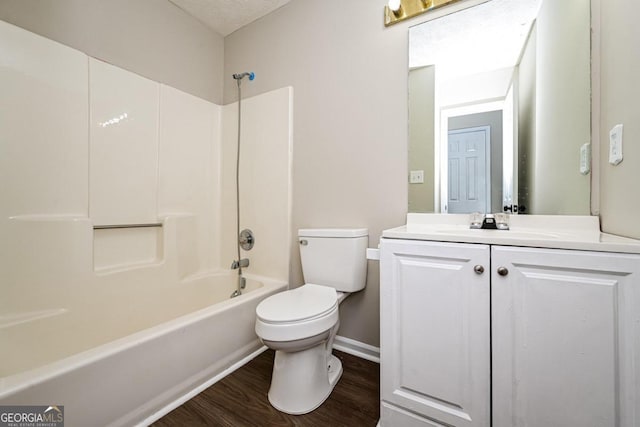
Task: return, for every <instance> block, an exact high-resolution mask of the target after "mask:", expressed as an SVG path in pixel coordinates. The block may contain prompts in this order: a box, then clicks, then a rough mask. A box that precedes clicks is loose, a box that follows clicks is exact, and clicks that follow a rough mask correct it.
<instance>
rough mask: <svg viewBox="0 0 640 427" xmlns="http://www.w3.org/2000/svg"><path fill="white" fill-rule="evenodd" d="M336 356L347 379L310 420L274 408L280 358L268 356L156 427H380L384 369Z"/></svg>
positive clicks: (155, 424) (165, 418)
mask: <svg viewBox="0 0 640 427" xmlns="http://www.w3.org/2000/svg"><path fill="white" fill-rule="evenodd" d="M334 354H335V355H336V356H337V357H338V358H340V360H341V361H342V366H343V368H344V373H343V374H342V378H341V379H340V381H339V382H338V384H337V385H336V387H335V388H334V390H333V393H331V396H329V398H328V399H327V400H326V401H325V402H324V403H323V404H322V406H320V407H319V408H318V409H316V410H315V411H313V412H311V413H310V414H306V415H287V414H283V413H282V412H279V411H277V410H276V409H274V408H273V407H272V406H271V405H270V404H269V401H268V400H267V392H268V391H269V384H270V383H271V369H272V367H273V357H274V352H273V351H271V350H268V351H266V352H264V353H262V354H261V355H260V356H258V357H256V358H255V359H253V360H252V361H251V362H249V363H248V364H246V365H245V366H243V367H242V368H240V369H238V370H237V371H235V372H234V373H233V374H231V375H229V376H227V377H226V378H224V379H223V380H222V381H219V382H217V383H216V384H214V385H213V386H211V387H209V388H208V389H206V390H205V391H203V392H202V393H200V394H199V395H197V396H196V397H194V398H193V399H191V400H189V401H188V402H186V403H185V404H184V405H182V406H180V407H178V408H176V409H175V410H173V411H172V412H170V413H168V414H167V415H166V416H164V417H163V418H161V419H159V420H158V421H156V422H155V423H154V424H152V425H153V426H155V427H164V426H229V427H231V426H233V427H244V426H252V427H253V426H256V427H259V426H310V427H324V426H327V427H339V426H344V427H367V426H370V427H374V426H375V425H376V423H377V422H378V418H379V416H380V402H379V396H380V365H378V364H377V363H374V362H369V361H367V360H363V359H360V358H357V357H355V356H351V355H349V354H346V353H342V352H339V351H334Z"/></svg>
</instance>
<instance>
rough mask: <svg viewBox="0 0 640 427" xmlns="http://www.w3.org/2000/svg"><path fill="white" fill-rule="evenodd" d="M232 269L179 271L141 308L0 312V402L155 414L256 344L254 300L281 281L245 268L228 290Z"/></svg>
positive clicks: (82, 414)
mask: <svg viewBox="0 0 640 427" xmlns="http://www.w3.org/2000/svg"><path fill="white" fill-rule="evenodd" d="M234 273H235V272H222V273H219V274H210V275H206V276H200V277H194V278H190V279H188V280H184V281H182V282H180V283H179V285H177V286H175V287H174V288H173V290H171V291H169V292H163V293H162V295H152V296H149V297H148V298H147V300H146V301H145V302H146V304H145V306H146V307H148V310H140V309H139V308H137V309H136V310H131V307H130V305H129V304H127V302H126V301H120V303H119V304H117V303H115V302H114V301H103V304H102V309H97V308H96V307H95V306H94V307H93V308H92V310H91V312H90V313H87V312H75V311H74V310H64V309H56V310H51V311H49V312H46V311H45V312H37V313H31V314H29V313H26V314H24V315H22V316H20V317H16V318H13V319H8V320H7V319H5V322H4V324H3V325H0V348H2V362H1V364H2V368H1V369H2V378H0V405H64V409H65V411H64V413H65V421H66V424H65V425H67V426H70V427H73V426H106V425H112V426H125V425H127V426H128V425H134V424H147V423H149V422H151V421H153V420H155V419H157V418H158V417H159V416H161V415H163V414H164V413H166V412H168V411H169V410H171V409H172V408H173V407H175V406H177V405H178V404H179V403H181V402H182V401H184V400H186V398H188V397H190V396H191V395H192V394H195V393H194V390H195V391H197V390H200V389H202V388H204V387H206V386H208V385H210V384H212V383H213V382H215V381H216V380H217V379H219V378H222V377H223V376H224V375H226V374H228V373H229V372H231V371H232V370H233V369H235V368H237V367H238V366H241V364H242V363H246V361H248V360H250V358H251V357H252V355H255V354H258V353H259V352H260V350H261V349H262V348H263V346H262V345H261V344H260V342H259V340H258V338H257V337H256V335H255V332H254V326H255V309H256V306H257V305H258V303H259V302H260V301H262V300H263V299H264V298H266V297H267V296H269V295H271V294H274V293H276V292H280V291H282V290H284V289H285V288H286V286H287V285H286V283H284V282H281V281H276V280H272V279H268V278H265V277H259V276H251V275H247V276H246V277H247V288H246V290H245V291H244V293H243V295H241V296H239V297H236V298H233V299H229V296H230V295H231V293H232V291H233V290H234V289H235V286H236V279H237V274H234ZM140 311H145V312H146V314H145V313H140ZM106 319H108V327H104V326H105V325H104V323H105V321H106ZM78 324H80V325H82V326H81V327H77V326H76V329H74V333H73V334H67V335H73V337H72V338H73V339H71V338H70V337H69V336H67V335H64V334H63V333H62V332H60V331H62V329H60V328H64V326H65V325H78ZM103 329H108V333H105V332H103V331H102V330H103ZM57 333H60V336H61V338H60V340H59V341H60V342H61V343H58V344H56V340H55V336H56V334H57ZM52 337H54V338H52ZM38 345H41V346H44V347H41V348H40V349H39V351H38V348H37V346H38ZM16 346H17V347H19V349H20V351H17V350H16V351H14V347H16ZM43 348H45V350H43ZM25 349H26V350H29V349H30V350H31V352H30V353H29V354H32V355H33V356H27V353H28V352H27V351H25ZM20 353H22V354H20ZM43 355H45V356H46V357H45V356H43Z"/></svg>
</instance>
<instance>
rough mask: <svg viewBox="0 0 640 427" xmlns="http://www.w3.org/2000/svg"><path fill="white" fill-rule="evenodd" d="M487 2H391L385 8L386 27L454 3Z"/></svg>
mask: <svg viewBox="0 0 640 427" xmlns="http://www.w3.org/2000/svg"><path fill="white" fill-rule="evenodd" d="M486 1H487V0H475V1H474V0H464V1H463V0H389V2H388V3H387V5H386V6H385V7H384V25H385V26H386V27H388V26H389V25H393V24H395V23H397V22H400V21H404V20H405V19H409V18H413V17H414V16H418V15H421V14H423V13H426V12H429V11H432V10H434V9H439V8H441V7H443V6H448V5H450V4H453V3H458V2H460V3H464V2H469V3H473V4H478V3H484V2H486Z"/></svg>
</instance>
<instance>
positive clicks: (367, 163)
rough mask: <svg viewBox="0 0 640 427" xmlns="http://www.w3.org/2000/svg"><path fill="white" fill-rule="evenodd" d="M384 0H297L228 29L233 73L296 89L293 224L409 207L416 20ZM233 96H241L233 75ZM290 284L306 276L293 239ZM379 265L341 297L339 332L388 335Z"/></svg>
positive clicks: (369, 216) (398, 212)
mask: <svg viewBox="0 0 640 427" xmlns="http://www.w3.org/2000/svg"><path fill="white" fill-rule="evenodd" d="M385 4H386V1H385V0H375V1H371V0H350V1H346V2H345V1H339V0H328V1H315V0H294V1H292V2H291V3H288V4H287V5H285V6H283V7H282V8H280V9H278V10H276V11H275V12H273V13H271V14H269V15H267V16H265V17H263V18H261V19H259V20H257V21H255V22H253V23H252V24H250V25H248V26H246V27H244V28H241V29H239V30H238V31H236V32H234V33H233V34H231V35H229V36H227V37H226V38H225V73H224V74H225V76H229V75H231V74H232V73H235V72H239V71H245V70H251V71H255V73H256V79H255V80H254V81H253V82H251V83H247V84H245V85H244V86H243V94H246V95H248V96H251V95H255V94H258V93H263V92H267V91H269V90H272V89H275V88H280V87H284V86H289V85H290V86H292V87H293V90H294V108H293V117H294V121H293V122H294V129H293V134H294V157H293V183H294V185H293V230H294V232H295V231H296V230H298V229H299V228H307V227H327V226H334V227H348V226H351V227H368V228H369V246H371V247H375V246H376V245H377V242H378V240H379V237H380V233H381V231H382V230H383V229H386V228H390V227H394V226H397V225H400V224H403V223H404V221H405V215H406V212H407V148H408V147H407V70H408V68H407V43H408V34H407V28H408V26H409V25H415V24H417V23H418V22H420V20H419V19H415V20H411V21H409V22H405V23H401V24H398V25H394V26H393V27H389V28H385V27H384V24H383V10H384V5H385ZM224 84H225V90H224V92H225V103H228V102H232V101H234V100H235V99H236V90H235V82H234V81H232V80H231V79H229V78H225V81H224ZM292 247H293V250H292V263H291V273H290V278H291V285H292V286H297V285H301V284H302V283H303V277H302V272H301V268H300V257H299V254H298V249H297V246H296V245H292ZM378 276H379V274H378V265H377V263H375V262H370V263H369V270H368V279H367V288H366V289H365V290H364V291H362V292H359V293H358V294H355V295H352V296H351V297H349V298H348V299H347V300H345V301H344V303H343V304H342V305H341V312H340V316H341V328H340V332H339V334H340V335H343V336H347V337H349V338H353V339H356V340H359V341H363V342H365V343H368V344H372V345H378V343H379V297H378V295H379V294H378V288H379V278H378Z"/></svg>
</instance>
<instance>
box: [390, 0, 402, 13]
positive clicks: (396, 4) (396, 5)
mask: <svg viewBox="0 0 640 427" xmlns="http://www.w3.org/2000/svg"><path fill="white" fill-rule="evenodd" d="M387 6H388V7H389V9H390V10H391V11H393V12H398V11H399V10H400V6H401V4H400V0H389V3H388V4H387Z"/></svg>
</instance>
